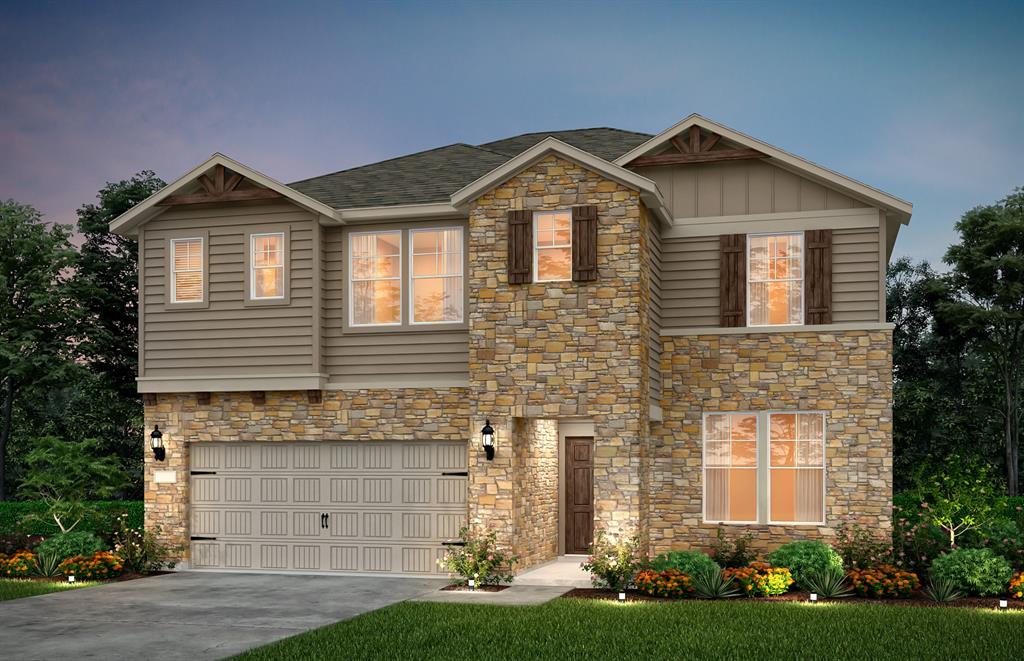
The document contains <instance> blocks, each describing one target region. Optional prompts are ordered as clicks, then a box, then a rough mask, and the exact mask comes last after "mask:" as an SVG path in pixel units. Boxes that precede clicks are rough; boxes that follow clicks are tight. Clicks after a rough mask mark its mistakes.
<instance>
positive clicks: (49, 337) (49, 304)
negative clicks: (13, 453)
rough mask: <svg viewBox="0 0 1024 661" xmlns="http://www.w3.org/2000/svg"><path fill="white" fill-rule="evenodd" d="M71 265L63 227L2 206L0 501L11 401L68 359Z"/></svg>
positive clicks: (10, 204) (9, 204)
mask: <svg viewBox="0 0 1024 661" xmlns="http://www.w3.org/2000/svg"><path fill="white" fill-rule="evenodd" d="M73 264H74V251H73V250H72V248H71V244H70V242H69V240H68V230H67V228H66V227H64V226H62V225H53V226H52V227H47V226H46V225H44V224H43V222H42V219H41V217H40V215H39V212H38V211H36V210H35V209H34V208H32V207H31V206H27V205H23V204H18V203H17V202H15V201H13V200H7V201H6V202H0V406H2V408H0V500H3V499H4V496H5V494H6V463H7V461H6V460H7V442H8V440H9V439H10V437H11V425H12V419H13V411H14V404H15V398H16V397H17V396H18V393H19V392H20V391H21V390H22V389H24V388H28V387H31V386H33V385H35V384H37V383H40V382H42V381H44V380H46V379H48V378H51V377H55V376H57V375H58V374H59V372H60V371H61V367H62V365H63V364H64V361H65V359H66V358H67V355H68V353H69V347H70V343H69V337H70V330H71V328H72V327H73V326H74V323H75V317H76V310H75V308H74V306H73V305H72V304H71V303H70V300H71V299H70V297H69V296H68V286H67V282H68V279H69V273H70V268H71V267H72V266H73Z"/></svg>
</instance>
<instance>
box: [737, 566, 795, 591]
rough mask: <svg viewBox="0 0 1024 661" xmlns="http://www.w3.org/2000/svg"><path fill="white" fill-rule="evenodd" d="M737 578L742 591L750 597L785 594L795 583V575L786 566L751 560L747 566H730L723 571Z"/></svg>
mask: <svg viewBox="0 0 1024 661" xmlns="http://www.w3.org/2000/svg"><path fill="white" fill-rule="evenodd" d="M722 574H723V575H724V576H725V577H726V578H732V579H735V580H736V583H737V584H738V585H739V586H740V592H741V593H742V594H745V595H747V596H748V597H769V596H773V595H779V594H785V593H786V592H788V591H789V586H791V585H793V575H792V573H790V571H789V570H788V569H786V568H785V567H772V566H771V565H770V564H768V563H767V562H751V563H750V564H749V565H747V566H746V567H735V568H734V567H730V568H728V569H726V570H725V571H723V572H722Z"/></svg>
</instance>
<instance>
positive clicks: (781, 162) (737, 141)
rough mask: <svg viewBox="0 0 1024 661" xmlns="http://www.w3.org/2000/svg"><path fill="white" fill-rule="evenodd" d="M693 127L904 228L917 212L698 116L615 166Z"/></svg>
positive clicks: (893, 198) (656, 148) (638, 148)
mask: <svg viewBox="0 0 1024 661" xmlns="http://www.w3.org/2000/svg"><path fill="white" fill-rule="evenodd" d="M691 126H698V127H700V128H702V129H705V130H707V131H710V132H713V133H716V134H718V135H720V136H722V138H723V139H725V140H727V141H729V142H730V143H732V144H734V145H738V146H741V147H744V148H747V149H753V150H757V151H759V152H761V153H763V154H764V155H765V156H766V157H768V158H769V159H770V161H769V162H770V163H772V164H773V165H775V166H777V167H780V168H783V169H785V170H789V171H790V172H793V173H794V174H797V175H800V176H802V177H806V178H807V179H810V180H811V181H815V182H817V183H820V184H822V185H825V186H827V187H831V188H836V189H838V190H839V191H840V192H843V193H845V194H847V195H849V196H850V197H853V198H854V199H858V200H861V201H863V202H866V203H868V204H871V205H872V206H878V207H880V208H882V209H885V210H886V211H887V212H890V213H892V214H893V215H894V216H895V217H896V218H897V219H898V220H899V221H900V222H901V223H903V224H906V223H908V222H910V215H911V214H912V213H913V210H914V206H913V205H912V204H911V203H910V202H907V201H906V200H903V199H900V198H898V197H896V196H894V195H890V194H889V193H886V192H884V191H881V190H878V189H877V188H873V187H871V186H868V185H867V184H864V183H861V182H859V181H857V180H855V179H851V178H850V177H846V176H844V175H841V174H839V173H838V172H834V171H832V170H829V169H828V168H824V167H822V166H820V165H818V164H816V163H812V162H811V161H808V160H806V159H803V158H800V157H799V156H795V155H793V154H790V153H789V152H786V151H783V150H782V149H779V148H778V147H775V146H773V145H770V144H768V143H766V142H762V141H760V140H758V139H756V138H752V137H750V136H749V135H746V134H744V133H740V132H739V131H736V130H734V129H731V128H729V127H727V126H724V125H723V124H719V123H718V122H715V121H712V120H710V119H707V118H706V117H702V116H701V115H697V114H693V115H690V116H689V117H687V118H686V119H684V120H682V121H681V122H679V123H677V124H675V125H674V126H671V127H669V128H667V129H665V130H664V131H662V132H661V133H659V134H658V135H656V136H654V137H652V138H650V139H649V140H646V141H645V142H643V143H642V144H640V145H638V146H636V147H635V148H633V149H631V150H630V151H628V152H626V153H625V154H623V155H621V156H619V157H618V158H616V159H615V163H616V164H617V165H620V166H622V167H625V166H627V165H628V164H629V163H631V162H632V161H634V160H636V159H638V158H640V157H642V156H647V155H649V154H654V153H657V152H658V151H659V150H662V149H664V148H665V146H666V145H667V144H669V143H671V141H672V139H673V138H676V137H677V136H679V135H680V134H682V133H683V132H684V131H687V130H689V128H690V127H691Z"/></svg>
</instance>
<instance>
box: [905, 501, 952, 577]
mask: <svg viewBox="0 0 1024 661" xmlns="http://www.w3.org/2000/svg"><path fill="white" fill-rule="evenodd" d="M893 501H894V504H893V528H892V544H893V561H894V563H895V564H896V566H898V567H905V568H907V569H910V570H911V571H914V572H916V573H917V574H919V575H924V574H925V573H927V571H928V568H929V567H930V566H931V563H932V560H934V559H935V558H937V557H939V555H940V554H941V553H942V552H944V551H946V550H948V548H949V540H948V538H947V537H946V534H945V533H944V532H943V531H942V530H940V529H939V528H938V526H934V525H932V524H931V522H930V521H929V520H928V519H926V518H925V516H926V515H927V514H928V509H927V508H926V507H924V505H926V503H923V502H921V501H920V500H918V499H917V498H915V497H913V494H900V495H899V496H897V497H896V498H894V499H893Z"/></svg>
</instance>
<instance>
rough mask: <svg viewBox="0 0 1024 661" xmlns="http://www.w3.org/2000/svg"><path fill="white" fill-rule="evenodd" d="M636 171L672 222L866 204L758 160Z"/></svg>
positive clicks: (829, 208) (821, 209)
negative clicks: (657, 195) (654, 186)
mask: <svg viewBox="0 0 1024 661" xmlns="http://www.w3.org/2000/svg"><path fill="white" fill-rule="evenodd" d="M637 173H638V174H641V175H643V176H645V177H647V178H649V179H651V180H652V181H654V182H655V183H656V184H658V188H659V189H660V190H661V193H662V195H663V196H664V198H665V203H666V204H667V205H668V208H669V209H670V211H671V213H672V216H673V217H674V218H704V217H712V216H738V215H746V214H756V213H780V212H787V211H823V210H831V209H854V208H862V207H866V206H867V205H865V204H864V203H862V202H860V201H858V200H854V199H853V198H851V197H849V196H847V195H843V194H842V193H839V192H837V191H834V190H832V189H829V188H826V187H825V186H822V185H821V184H819V183H816V182H813V181H811V180H809V179H805V178H803V177H800V176H798V175H795V174H793V173H792V172H789V171H787V170H783V169H782V168H780V167H777V166H774V165H769V164H768V163H765V162H762V161H753V160H752V161H733V162H725V163H703V164H699V165H685V166H675V167H651V168H637Z"/></svg>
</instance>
